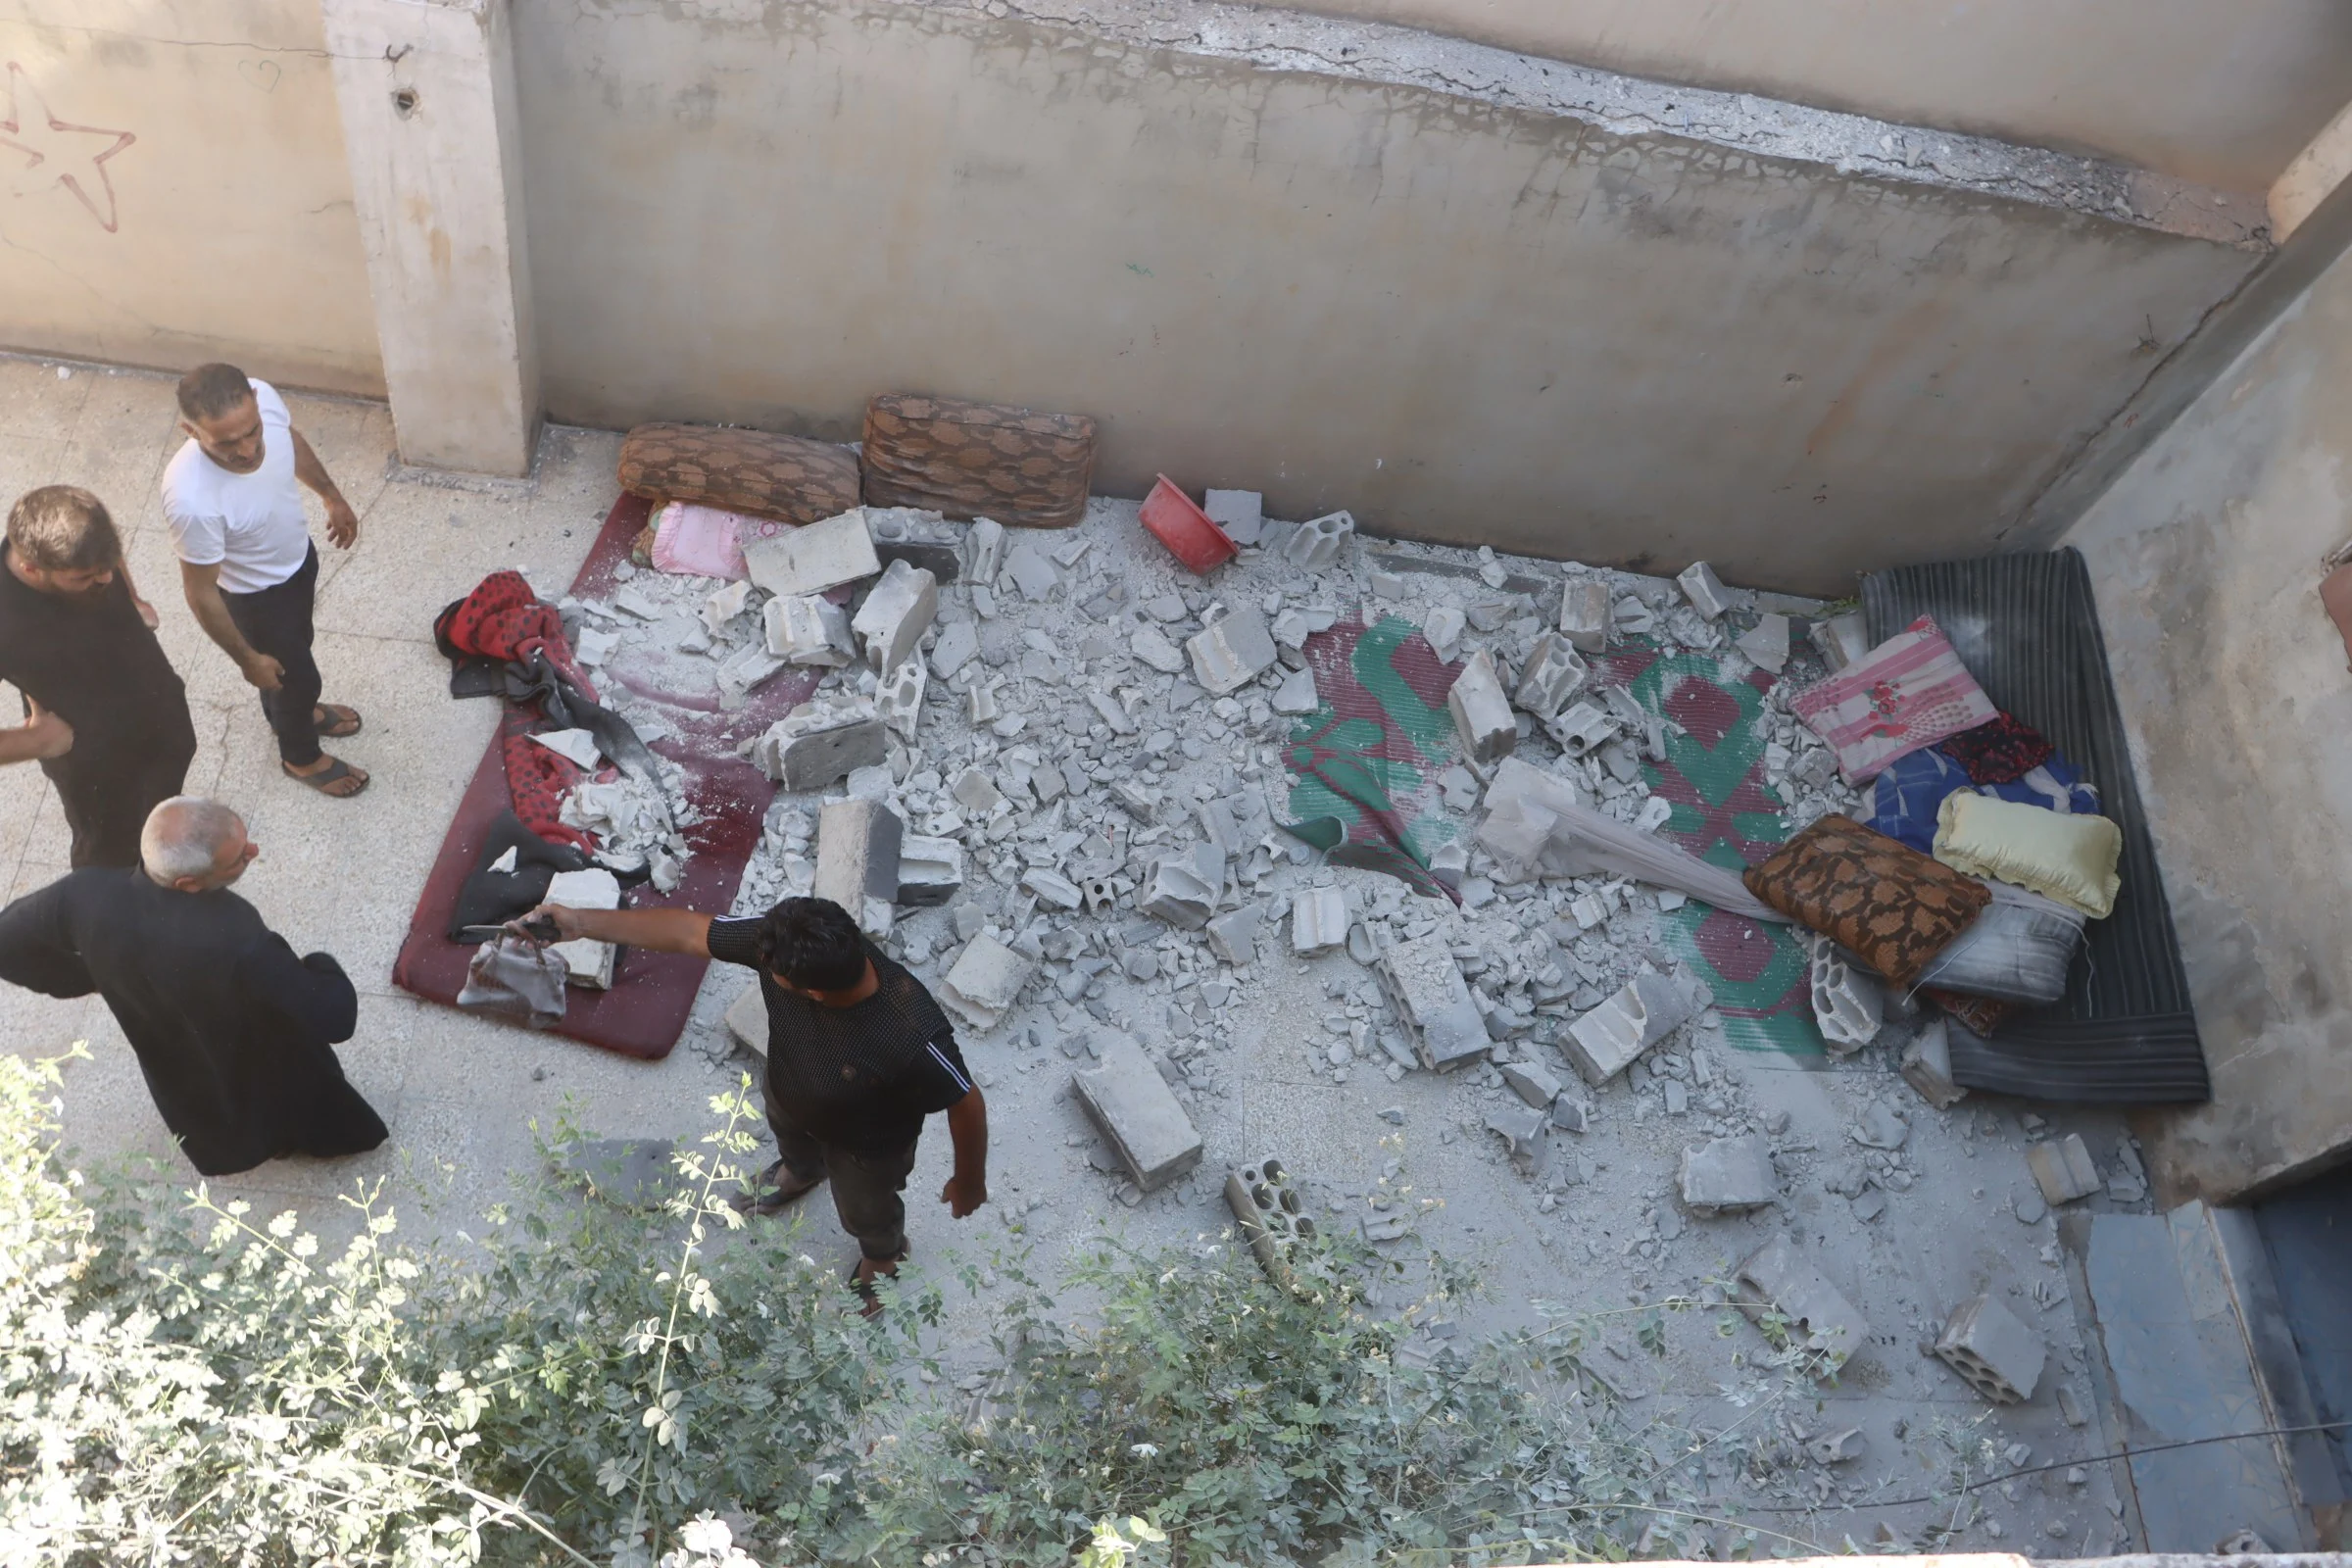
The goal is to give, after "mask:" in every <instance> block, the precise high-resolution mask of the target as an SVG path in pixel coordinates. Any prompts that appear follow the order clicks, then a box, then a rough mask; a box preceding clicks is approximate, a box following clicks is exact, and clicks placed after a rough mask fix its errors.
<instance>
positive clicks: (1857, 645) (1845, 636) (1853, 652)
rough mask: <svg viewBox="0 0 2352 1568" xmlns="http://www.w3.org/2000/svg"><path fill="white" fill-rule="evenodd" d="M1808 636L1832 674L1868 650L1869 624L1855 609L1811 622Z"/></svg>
mask: <svg viewBox="0 0 2352 1568" xmlns="http://www.w3.org/2000/svg"><path fill="white" fill-rule="evenodd" d="M1811 636H1812V641H1813V647H1814V650H1815V652H1817V653H1819V654H1820V655H1821V662H1823V663H1825V664H1827V665H1829V666H1830V673H1831V674H1833V675H1835V674H1837V673H1838V671H1839V670H1841V669H1843V668H1844V667H1845V666H1846V665H1848V664H1850V663H1852V662H1854V661H1855V660H1857V659H1860V658H1861V657H1862V656H1863V655H1865V654H1867V653H1869V652H1870V626H1869V623H1868V622H1866V621H1865V620H1863V618H1862V612H1860V611H1859V610H1849V611H1847V612H1846V613H1844V614H1842V615H1832V616H1831V617H1830V618H1829V619H1827V620H1817V621H1815V622H1814V623H1813V630H1812V633H1811Z"/></svg>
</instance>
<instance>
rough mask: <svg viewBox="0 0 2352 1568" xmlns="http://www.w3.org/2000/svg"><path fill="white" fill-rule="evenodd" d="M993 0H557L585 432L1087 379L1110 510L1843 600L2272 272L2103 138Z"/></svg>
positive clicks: (1155, 15) (565, 404)
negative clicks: (1323, 530)
mask: <svg viewBox="0 0 2352 1568" xmlns="http://www.w3.org/2000/svg"><path fill="white" fill-rule="evenodd" d="M1045 6H1046V0H1040V3H1037V4H1030V5H1028V6H1027V7H1026V8H1025V9H1026V10H1027V11H1028V12H1030V13H1035V12H1038V11H1040V10H1043V9H1045ZM991 9H992V10H994V11H997V12H1000V13H1004V14H1003V15H1000V16H991V15H988V14H986V13H984V12H980V11H975V10H973V9H972V8H970V7H969V6H967V5H964V4H961V3H958V4H954V5H946V4H941V5H919V4H891V3H887V0H840V3H829V4H824V5H817V4H811V3H807V0H663V3H638V0H516V4H515V28H516V58H517V72H518V78H519V79H518V88H519V98H520V104H521V123H522V134H523V144H524V145H523V158H524V171H525V177H524V189H525V199H526V203H527V207H528V214H529V223H530V229H531V247H530V248H531V256H532V273H533V281H534V293H535V298H536V301H537V307H538V311H539V319H540V323H541V336H542V343H543V361H544V363H543V375H544V383H543V384H544V387H545V393H546V398H547V402H548V409H549V414H550V417H554V418H557V419H561V420H565V421H570V422H578V423H587V424H597V425H609V426H625V425H628V424H631V423H634V422H637V421H639V420H643V419H652V418H685V419H703V420H734V421H741V422H745V423H752V424H759V425H763V426H768V427H771V428H778V429H788V430H798V431H803V432H808V433H815V434H822V435H828V436H836V437H846V436H851V435H854V434H856V433H857V430H858V417H859V412H860V410H861V408H862V406H863V404H864V402H865V400H866V398H867V397H869V396H870V395H872V394H874V393H877V392H884V391H893V390H928V391H934V392H941V393H949V394H956V395H962V396H969V397H980V398H990V399H997V400H1002V401H1011V402H1021V403H1029V404H1033V405H1037V406H1041V407H1048V408H1065V409H1074V410H1080V411H1084V412H1087V413H1091V414H1094V415H1096V416H1098V417H1101V418H1102V419H1103V424H1104V439H1103V455H1102V463H1101V466H1100V467H1099V469H1098V473H1099V478H1100V482H1101V484H1102V485H1103V488H1105V489H1108V490H1110V491H1112V492H1115V493H1124V494H1129V495H1140V494H1142V493H1143V491H1144V489H1145V488H1147V487H1148V486H1149V485H1150V483H1151V481H1152V475H1153V474H1154V473H1155V472H1159V471H1165V472H1167V473H1169V474H1170V475H1172V476H1174V477H1175V478H1177V479H1178V480H1179V481H1180V482H1182V483H1185V484H1188V485H1191V486H1194V487H1196V488H1197V487H1200V486H1201V485H1206V484H1220V485H1243V486H1250V487H1253V488H1262V489H1263V490H1265V491H1266V492H1267V496H1268V505H1269V508H1270V510H1271V511H1272V513H1273V514H1274V515H1288V516H1307V515H1314V514H1315V513H1318V512H1321V511H1325V510H1329V509H1331V508H1334V507H1342V506H1345V507H1348V508H1351V509H1353V510H1354V511H1355V513H1356V515H1357V516H1358V517H1359V519H1361V520H1362V521H1363V522H1364V523H1365V524H1366V526H1368V527H1370V528H1372V529H1374V530H1377V531H1382V532H1388V533H1394V534H1403V535H1413V536H1419V537H1425V538H1435V539H1445V540H1450V541H1455V542H1470V543H1478V542H1491V543H1493V544H1495V546H1496V547H1497V548H1509V549H1513V550H1519V551H1524V552H1527V553H1531V554H1538V555H1545V556H1554V557H1582V558H1586V559H1592V560H1603V561H1608V562H1612V563H1618V564H1632V565H1651V566H1667V567H1677V566H1680V565H1682V564H1685V563H1686V562H1688V561H1689V560H1691V559H1692V558H1693V557H1697V556H1702V555H1704V556H1711V557H1713V558H1714V559H1715V560H1716V561H1717V563H1718V564H1719V565H1720V566H1721V567H1722V568H1723V570H1724V573H1725V575H1726V576H1727V577H1732V578H1734V579H1736V580H1740V581H1745V582H1752V583H1756V584H1759V585H1769V586H1776V587H1786V588H1790V589H1798V590H1814V591H1828V592H1850V591H1851V589H1852V585H1853V580H1854V573H1855V572H1857V571H1859V570H1863V569H1867V568H1871V567H1875V566H1881V565H1887V564H1895V563H1899V562H1911V561H1920V560H1929V559H1938V558H1945V557H1951V556H1964V555H1969V554H1973V553H1978V552H1982V551H1985V550H1987V549H1991V548H1993V547H1994V546H1995V544H1996V543H1997V541H1998V540H1999V538H2000V534H2001V531H2002V529H2003V527H2004V526H2005V525H2006V524H2007V522H2008V521H2009V520H2010V519H2011V518H2012V516H2013V515H2015V513H2016V511H2017V509H2018V508H2019V506H2020V505H2021V504H2022V503H2023V502H2024V501H2025V500H2026V499H2027V498H2028V497H2030V496H2032V495H2033V494H2034V492H2035V491H2036V490H2037V489H2038V488H2039V487H2040V486H2041V485H2042V484H2043V483H2044V482H2046V481H2047V479H2048V478H2049V477H2050V476H2051V475H2052V474H2053V473H2054V472H2056V471H2057V469H2058V468H2059V466H2061V465H2062V463H2063V462H2064V461H2065V459H2066V458H2067V456H2068V455H2069V454H2070V453H2072V452H2073V451H2074V450H2075V449H2076V448H2077V447H2079V445H2080V444H2081V443H2082V441H2083V440H2085V439H2087V438H2088V436H2089V435H2090V434H2091V433H2092V432H2093V431H2095V430H2096V429H2098V428H2099V427H2100V426H2101V425H2102V424H2103V423H2104V422H2105V421H2106V420H2107V419H2108V418H2109V417H2111V416H2112V415H2113V413H2114V412H2115V410H2116V409H2117V408H2119V407H2120V406H2121V404H2122V403H2123V401H2124V399H2125V398H2126V397H2127V396H2128V395H2129V394H2130V392H2131V389H2132V388H2133V387H2135V386H2136V385H2137V384H2138V383H2139V382H2140V380H2141V379H2142V378H2143V377H2144V375H2145V374H2146V372H2147V370H2148V368H2150V367H2151V366H2153V365H2154V364H2155V363H2156V360H2157V359H2158V358H2160V357H2161V355H2162V354H2163V353H2164V352H2166V351H2167V350H2169V349H2170V348H2171V347H2172V346H2173V345H2175V344H2177V343H2178V342H2179V341H2180V339H2181V338H2182V336H2183V335H2185V334H2186V333H2188V332H2189V331H2190V330H2192V329H2193V328H2194V326H2195V325H2196V323H2197V321H2198V320H2199V319H2200V318H2201V317H2202V315H2203V314H2204V312H2205V311H2206V310H2207V309H2208V308H2209V307H2210V306H2211V305H2212V304H2213V303H2214V302H2215V301H2217V300H2219V299H2220V298H2222V297H2223V296H2224V295H2226V294H2227V293H2228V292H2229V290H2230V289H2231V288H2232V287H2234V286H2235V285H2236V283H2237V282H2238V281H2239V280H2240V279H2241V278H2242V277H2243V276H2244V275H2245V273H2246V272H2247V270H2249V269H2250V268H2251V267H2252V266H2253V265H2254V264H2255V263H2256V261H2257V260H2258V259H2259V246H2253V245H2246V244H2229V243H2219V242H2215V241H2214V240H2210V239H2205V238H2191V237H2186V236H2184V235H2183V234H2181V233H2179V232H2173V231H2169V230H2168V228H2167V227H2166V224H2167V223H2168V222H2173V221H2174V219H2172V218H2167V217H2164V216H2163V215H2165V214H2168V213H2173V212H2175V210H2179V212H2180V213H2181V214H2188V213H2195V214H2203V215H2208V216H2206V217H2203V218H2200V219H2199V221H2200V222H2201V223H2203V224H2204V225H2205V226H2204V227H2203V228H2200V229H2199V230H2198V232H2219V233H2223V234H2225V235H2227V234H2229V233H2237V234H2241V235H2242V234H2244V233H2247V232H2249V230H2248V229H2246V228H2244V227H2243V226H2239V227H2236V228H2234V229H2233V228H2231V227H2230V226H2229V222H2233V221H2235V220H2229V221H2224V220H2226V219H2229V213H2228V210H2227V203H2224V204H2223V205H2222V206H2220V207H2217V206H2216V205H2215V200H2216V199H2215V198H2214V197H2213V196H2212V194H2211V193H2202V194H2199V193H2195V192H2189V191H2184V190H2181V189H2180V188H2177V187H2171V186H2168V187H2166V188H2165V190H2163V191H2161V192H2157V191H2155V189H2154V187H2153V186H2151V185H2149V184H2148V183H2147V181H2146V180H2145V178H2144V177H2143V176H2137V175H2133V174H2131V172H2128V171H2118V170H2116V169H2114V168H2112V167H2111V166H2098V167H2094V166H2087V165H2077V164H2070V163H2068V162H2067V161H2065V160H2056V159H2052V158H2049V157H2047V156H2044V155H2035V154H2031V153H2027V152H2022V151H2021V150H2019V149H2014V148H2002V147H1999V146H1997V145H1993V144H1978V145H1974V146H1967V147H1958V146H1952V145H1950V142H1951V141H1952V139H1951V138H1941V137H1928V138H1924V139H1923V138H1918V137H1909V138H1906V137H1905V135H1904V133H1903V131H1902V127H1895V126H1885V125H1881V124H1880V123H1876V122H1867V121H1854V120H1851V119H1850V118H1847V119H1840V118H1839V117H1835V116H1824V115H1820V114H1818V113H1813V112H1807V111H1794V110H1787V109H1785V108H1774V107H1773V106H1760V107H1759V106H1755V105H1737V104H1734V103H1733V102H1732V101H1731V100H1730V99H1728V98H1726V99H1723V100H1722V101H1721V102H1719V103H1716V104H1714V105H1712V106H1709V107H1705V108H1703V110H1702V111H1701V113H1700V116H1699V122H1695V123H1694V122H1691V121H1690V119H1689V116H1690V112H1691V98H1690V95H1688V94H1686V93H1684V92H1683V91H1682V90H1680V89H1657V88H1649V87H1646V86H1644V85H1643V84H1640V83H1631V84H1629V83H1627V82H1626V81H1625V80H1624V79H1623V78H1606V79H1603V78H1598V77H1595V76H1594V75H1593V73H1579V72H1576V71H1575V70H1573V69H1572V68H1564V67H1560V66H1558V65H1556V64H1551V63H1546V62H1540V61H1534V60H1530V59H1528V58H1526V57H1520V56H1513V55H1509V54H1506V53H1503V52H1501V51H1496V50H1493V49H1488V48H1483V47H1481V46H1478V45H1474V44H1467V43H1460V42H1457V41H1454V40H1439V39H1432V38H1430V37H1429V36H1428V35H1426V34H1418V33H1403V32H1399V31H1397V29H1393V28H1379V27H1373V26H1369V25H1363V24H1341V23H1333V22H1329V21H1326V20H1324V19H1299V18H1296V17H1295V16H1292V14H1288V13H1278V12H1263V11H1257V10H1253V9H1250V8H1243V7H1228V6H1201V5H1188V4H1186V3H1184V0H1136V3H1131V4H1129V5H1128V6H1127V7H1125V8H1124V13H1123V16H1124V18H1125V20H1124V21H1119V19H1112V20H1110V21H1106V20H1104V19H1102V18H1096V19H1094V20H1093V21H1092V22H1081V21H1078V20H1058V21H1057V20H1054V19H1051V18H1044V17H1039V16H1035V15H1023V14H1021V12H1020V11H1019V10H1016V9H1015V8H1013V7H1011V6H1010V5H1008V4H1007V3H1006V0H994V3H993V5H992V7H991ZM1064 9H1065V10H1070V11H1071V15H1072V17H1073V18H1075V17H1076V16H1078V15H1079V14H1080V12H1079V10H1077V9H1075V8H1069V7H1064ZM1286 17H1289V18H1290V19H1291V20H1290V21H1285V20H1284V19H1285V18H1286ZM1113 21H1118V22H1119V25H1113ZM1301 22H1302V23H1306V24H1311V25H1293V24H1294V23H1301ZM1163 40H1164V41H1163ZM1652 98H1655V99H1657V100H1658V101H1657V102H1656V103H1652V102H1650V100H1651V99H1652ZM1668 109H1671V111H1672V112H1671V113H1670V114H1669V113H1667V110H1668ZM1662 120H1663V122H1664V123H1666V124H1669V125H1673V126H1676V127H1682V126H1685V125H1686V124H1688V125H1690V126H1691V128H1689V129H1688V130H1679V129H1661V128H1660V124H1661V121H1662ZM1715 123H1723V124H1725V125H1727V126H1728V129H1726V130H1725V131H1724V132H1723V133H1722V135H1720V136H1718V137H1717V138H1716V139H1712V140H1710V139H1709V132H1708V130H1707V129H1706V128H1705V127H1706V126H1711V125H1713V124H1715ZM1730 137H1739V138H1749V140H1746V141H1745V142H1743V143H1741V144H1733V143H1732V142H1731V141H1729V140H1727V139H1726V138H1730ZM1906 140H1909V141H1910V142H1911V143H1912V144H1913V145H1912V146H1911V147H1910V148H1909V149H1906V148H1905V146H1904V143H1905V141H1906ZM1923 140H1924V141H1926V142H1930V143H1935V144H1936V145H1934V146H1932V147H1922V146H1920V145H1919V143H1921V142H1922V141H1923ZM1972 181H1973V182H1974V183H1972ZM2159 183H2161V182H2159ZM2251 207H2252V211H2253V218H2252V220H2251V221H2253V222H2256V223H2258V222H2259V221H2261V214H2260V202H2259V198H2256V199H2255V200H2254V201H2253V202H2252V203H2251ZM2213 214H2221V215H2222V217H2221V218H2218V219H2217V218H2214V217H2212V216H2210V215H2213ZM2118 215H2130V216H2118ZM2217 224H2218V225H2219V226H2218V227H2217V226H2216V225H2217Z"/></svg>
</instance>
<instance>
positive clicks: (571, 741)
mask: <svg viewBox="0 0 2352 1568" xmlns="http://www.w3.org/2000/svg"><path fill="white" fill-rule="evenodd" d="M531 739H532V740H534V741H537V742H538V743H539V744H540V745H542V746H544V747H546V748H547V749H548V750H549V751H551V752H553V753H555V754H556V755H557V756H558V757H561V758H563V759H564V760H566V761H568V762H570V763H572V764H573V765H574V766H578V767H584V768H586V769H588V770H589V771H590V772H592V773H593V772H595V771H596V760H597V759H598V758H599V757H601V756H603V755H604V754H603V753H602V752H600V751H598V750H597V745H596V736H595V735H594V734H593V733H592V732H590V731H588V730H584V729H551V730H543V731H541V732H540V733H539V734H536V735H533V736H532V737H531Z"/></svg>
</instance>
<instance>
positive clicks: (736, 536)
mask: <svg viewBox="0 0 2352 1568" xmlns="http://www.w3.org/2000/svg"><path fill="white" fill-rule="evenodd" d="M791 526H792V524H790V523H788V522H770V521H767V520H766V519H764V518H761V517H747V516H745V515H742V514H741V513H738V512H726V511H722V510H721V509H720V508H717V507H704V506H697V505H695V504H694V503H693V502H690V501H672V502H670V503H669V504H668V505H667V506H665V507H663V508H662V510H661V511H660V512H658V513H656V514H655V515H654V564H655V566H656V567H658V568H659V569H661V570H662V571H674V572H677V573H679V574H680V575H682V576H688V577H723V578H725V579H726V580H727V581H729V582H737V581H741V580H742V579H743V578H745V577H748V576H750V575H751V571H750V569H749V568H748V567H746V566H745V565H744V564H743V541H744V540H746V539H760V538H764V537H766V535H767V534H768V533H769V532H771V531H777V530H783V529H788V528H790V527H791Z"/></svg>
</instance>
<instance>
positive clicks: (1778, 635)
mask: <svg viewBox="0 0 2352 1568" xmlns="http://www.w3.org/2000/svg"><path fill="white" fill-rule="evenodd" d="M1733 646H1734V647H1736V648H1738V649H1739V650H1740V652H1741V653H1743V654H1745V655H1746V656H1747V657H1748V660H1749V662H1752V663H1753V664H1754V665H1755V666H1756V667H1757V668H1758V669H1761V670H1766V671H1769V672H1770V673H1772V674H1775V675H1778V674H1779V673H1780V672H1781V670H1782V668H1783V667H1784V666H1785V665H1787V664H1788V662H1789V617H1788V616H1787V615H1780V614H1763V615H1758V616H1757V617H1756V623H1755V625H1753V626H1751V627H1749V628H1748V629H1747V630H1746V631H1743V632H1741V633H1740V637H1739V640H1738V641H1737V642H1736V643H1734V644H1733Z"/></svg>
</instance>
